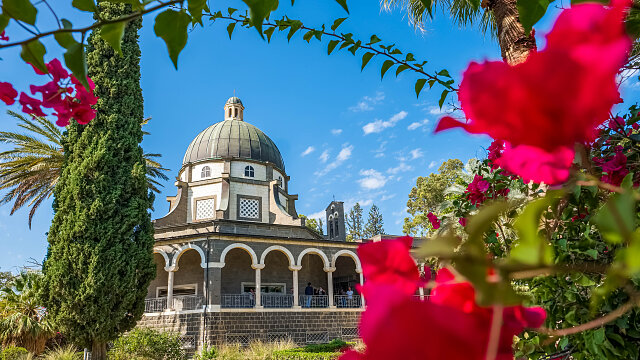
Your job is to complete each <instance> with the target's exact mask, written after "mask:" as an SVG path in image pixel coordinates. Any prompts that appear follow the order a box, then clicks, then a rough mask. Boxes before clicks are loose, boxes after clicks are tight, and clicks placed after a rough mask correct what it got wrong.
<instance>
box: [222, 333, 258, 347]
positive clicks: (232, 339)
mask: <svg viewBox="0 0 640 360" xmlns="http://www.w3.org/2000/svg"><path fill="white" fill-rule="evenodd" d="M252 339H253V336H252V335H251V334H226V339H225V340H226V343H227V344H240V345H242V346H248V345H249V344H250V343H251V340H252Z"/></svg>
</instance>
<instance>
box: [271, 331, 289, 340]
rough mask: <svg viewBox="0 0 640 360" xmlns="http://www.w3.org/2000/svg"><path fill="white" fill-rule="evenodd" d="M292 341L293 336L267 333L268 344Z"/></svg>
mask: <svg viewBox="0 0 640 360" xmlns="http://www.w3.org/2000/svg"><path fill="white" fill-rule="evenodd" d="M288 340H291V334H288V333H267V342H276V341H288Z"/></svg>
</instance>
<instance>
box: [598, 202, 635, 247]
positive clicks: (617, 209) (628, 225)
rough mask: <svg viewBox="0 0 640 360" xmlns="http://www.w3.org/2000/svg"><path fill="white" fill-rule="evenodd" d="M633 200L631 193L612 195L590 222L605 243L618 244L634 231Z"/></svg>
mask: <svg viewBox="0 0 640 360" xmlns="http://www.w3.org/2000/svg"><path fill="white" fill-rule="evenodd" d="M635 204H636V202H635V199H634V198H633V194H632V192H631V191H626V192H624V193H622V194H613V195H611V196H610V197H609V200H607V202H606V203H605V204H604V205H602V207H601V208H600V209H598V212H597V213H596V214H595V215H594V216H593V217H592V218H591V220H592V221H593V222H594V223H595V224H596V225H597V226H598V229H599V230H600V233H601V234H602V236H603V237H604V239H605V240H606V241H608V242H609V243H612V244H620V243H622V242H623V241H624V240H626V239H629V238H630V235H631V232H632V231H634V230H635V228H636V227H635V217H636V213H635V206H636V205H635Z"/></svg>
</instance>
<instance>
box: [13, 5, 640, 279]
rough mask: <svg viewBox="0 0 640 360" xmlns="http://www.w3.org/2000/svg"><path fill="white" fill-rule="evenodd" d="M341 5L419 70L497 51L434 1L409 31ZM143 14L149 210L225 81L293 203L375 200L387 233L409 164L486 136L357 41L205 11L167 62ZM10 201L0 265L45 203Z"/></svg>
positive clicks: (401, 201)
mask: <svg viewBox="0 0 640 360" xmlns="http://www.w3.org/2000/svg"><path fill="white" fill-rule="evenodd" d="M216 3H217V2H216ZM282 3H283V5H282V7H281V10H279V11H278V14H283V13H286V14H287V15H288V16H289V17H291V18H294V19H301V20H303V21H304V23H305V25H308V26H320V25H321V24H323V23H324V24H327V25H330V24H331V23H332V22H333V20H334V19H336V18H338V17H345V16H347V14H346V13H345V12H344V11H343V10H342V8H341V7H340V6H339V5H338V4H337V3H335V2H334V1H330V0H322V1H310V0H307V1H303V0H299V1H296V5H295V6H294V7H290V6H288V2H282ZM215 5H217V4H214V5H213V6H215ZM56 6H59V5H58V4H57V5H56ZM227 6H231V7H234V8H238V9H244V8H245V7H244V5H243V3H242V2H241V1H228V2H225V4H224V6H221V7H220V8H215V7H214V9H216V10H218V9H219V10H224V9H226V8H227ZM349 6H350V10H351V14H350V16H349V19H348V20H347V21H345V22H344V23H343V24H342V26H341V27H340V29H339V30H340V31H341V32H352V33H354V36H355V37H356V38H360V39H363V40H368V38H369V36H370V35H371V34H374V33H375V34H377V35H378V36H379V37H380V38H381V39H382V40H383V41H384V42H385V43H395V44H396V46H397V47H398V48H399V49H402V50H403V51H405V52H408V51H410V52H413V53H414V54H415V55H416V58H418V59H424V60H428V61H429V63H428V64H427V65H426V69H428V70H429V71H433V70H439V69H441V68H447V69H448V70H449V71H450V73H451V74H452V75H453V76H454V78H456V79H457V80H458V81H459V79H460V74H461V73H462V71H463V70H464V69H465V68H466V66H467V64H468V62H469V61H472V60H475V61H482V60H484V59H493V60H497V59H499V57H500V52H499V49H498V47H497V45H496V43H495V42H494V41H493V39H491V37H490V36H485V35H482V34H480V33H479V32H478V31H476V29H474V28H470V29H460V28H458V27H457V26H455V25H454V24H453V23H452V22H451V21H450V19H449V18H448V16H447V15H443V14H441V13H438V14H437V15H438V16H437V19H436V20H435V21H434V22H432V23H430V24H427V26H426V29H425V31H424V32H420V31H416V30H415V29H413V28H412V27H411V26H410V25H408V21H407V19H406V16H405V14H404V13H403V12H402V11H401V10H399V9H396V10H394V11H391V12H388V11H384V10H381V9H380V6H379V2H378V1H366V2H365V1H353V0H352V1H349ZM59 12H60V13H61V14H64V15H63V17H68V18H69V19H71V20H72V21H73V22H74V24H76V25H82V24H87V23H89V22H90V19H89V18H88V17H87V16H86V15H84V14H82V13H80V12H77V11H74V10H70V9H68V8H64V7H61V8H59ZM554 15H555V14H549V15H548V16H546V17H545V19H543V21H542V22H541V24H539V26H538V32H537V34H538V35H537V36H538V37H541V36H543V34H544V33H545V32H546V29H548V28H549V26H550V24H551V22H552V20H553V17H554ZM47 16H49V15H46V14H41V15H40V17H41V18H39V21H42V24H43V25H42V28H47V26H45V25H49V28H50V26H52V25H53V24H52V23H51V19H48V18H46V17H47ZM49 17H50V16H49ZM145 19H146V20H145V21H144V27H143V29H142V31H141V33H140V42H141V48H142V62H141V66H142V89H143V95H144V99H145V103H144V113H145V115H146V116H148V117H151V118H152V120H151V122H150V124H149V125H147V126H146V130H147V131H149V132H151V136H147V137H146V138H145V140H144V142H143V147H144V149H145V151H146V152H151V153H160V154H162V160H161V162H162V164H163V165H164V166H165V167H167V168H169V169H170V172H169V173H168V175H169V177H170V178H171V179H172V180H169V181H167V182H166V183H165V187H164V188H163V191H162V193H161V194H159V195H157V197H156V202H155V204H154V206H155V211H154V212H153V217H154V218H157V217H160V216H163V215H164V214H165V213H166V212H167V210H168V205H167V202H166V201H165V197H166V196H171V195H175V187H174V186H173V182H174V180H173V179H174V178H175V176H176V175H177V171H178V170H179V167H180V165H181V162H182V157H183V156H184V152H185V150H186V148H187V146H188V145H189V143H190V142H191V140H192V139H193V138H194V137H195V136H196V135H197V134H198V133H199V132H200V131H202V130H203V129H204V128H206V127H208V126H209V125H211V124H213V123H215V122H218V121H222V120H223V110H222V109H223V106H224V103H225V101H226V100H227V98H229V97H230V96H232V95H233V93H234V90H235V93H236V95H237V96H238V97H240V98H241V99H242V101H243V103H244V105H245V107H246V110H245V121H248V122H250V123H252V124H254V125H256V126H257V127H258V128H260V129H261V130H263V131H264V132H265V133H266V134H267V135H269V136H270V137H271V138H272V139H273V141H274V142H275V143H276V144H277V146H278V147H279V149H280V151H281V153H282V156H283V158H284V160H285V165H286V170H287V173H288V175H289V176H290V177H291V183H290V192H291V193H297V194H299V201H298V202H297V205H296V207H297V210H298V212H299V213H301V214H305V215H309V214H318V215H319V214H321V211H322V210H323V209H324V208H325V207H326V205H327V204H328V203H329V202H330V201H331V200H332V199H333V197H334V196H335V198H336V200H341V201H344V202H345V205H346V206H352V205H353V204H354V203H355V202H356V201H357V202H360V203H361V204H363V205H365V206H364V207H365V211H368V209H369V207H370V205H371V204H373V203H375V204H376V205H378V206H379V207H380V208H381V211H382V214H383V216H384V221H385V230H386V231H387V233H390V234H399V233H400V232H401V230H402V220H403V218H404V217H405V216H406V212H405V210H406V201H407V194H408V193H409V191H410V189H411V187H412V186H413V185H414V184H415V180H416V178H417V177H418V176H426V175H428V174H429V173H430V172H432V171H435V170H437V167H438V166H439V165H440V163H441V162H442V161H444V160H446V159H449V158H459V159H461V160H463V161H467V160H468V159H469V158H471V157H483V156H485V151H484V148H486V146H488V144H489V141H488V138H486V137H482V136H470V135H468V134H465V133H462V132H460V131H451V132H447V133H443V134H438V135H434V134H432V130H433V127H434V125H435V123H436V121H437V120H438V118H439V117H440V116H441V115H440V109H438V106H437V102H438V99H439V92H437V91H434V92H423V93H422V95H421V96H420V99H419V100H417V99H416V96H415V93H414V83H415V80H416V79H417V77H416V75H414V74H413V73H411V72H410V71H405V72H403V73H402V74H401V75H400V76H399V77H398V78H397V79H396V78H395V77H394V76H393V74H392V71H389V73H388V74H387V76H386V77H385V79H384V80H383V81H381V80H380V60H375V58H374V60H372V61H371V63H369V65H368V66H367V68H365V70H364V71H363V72H361V71H360V56H361V55H359V56H357V57H354V56H352V55H351V54H350V53H349V52H346V51H344V50H343V51H341V52H337V53H336V52H334V54H333V55H331V56H327V54H326V46H327V41H323V42H322V43H319V42H318V41H316V40H312V41H311V43H310V44H307V42H306V41H304V40H302V34H296V36H295V37H294V38H293V39H292V40H291V42H290V43H287V40H286V34H284V33H280V34H278V33H276V34H274V37H273V39H272V41H271V43H270V44H267V43H266V42H265V41H263V40H262V39H261V38H260V37H259V36H258V34H257V32H256V31H255V30H253V29H252V30H247V29H241V28H239V27H238V28H236V31H235V33H234V35H233V38H232V39H231V40H229V37H228V35H227V31H226V25H227V23H226V22H220V23H209V22H205V26H204V28H200V27H198V28H196V29H194V30H193V31H191V32H190V34H189V42H188V44H187V46H186V48H185V50H184V51H183V52H182V53H181V55H180V59H179V68H178V70H177V71H176V70H174V68H173V65H172V63H171V61H170V60H169V57H168V55H167V52H166V48H165V45H164V43H163V42H162V41H161V40H160V39H159V38H157V37H156V36H155V34H154V33H153V23H152V17H148V18H145ZM7 33H8V34H9V35H10V36H12V37H13V39H19V38H21V37H22V36H23V35H24V34H22V33H21V32H20V29H19V28H17V27H16V26H15V25H10V26H9V28H8V29H7ZM539 43H542V42H541V41H539ZM47 45H48V47H49V53H48V54H47V56H46V60H47V61H48V60H50V59H52V58H54V57H61V52H60V49H59V48H58V47H57V45H55V44H54V43H52V42H51V41H48V42H47ZM18 53H19V50H18V49H10V50H5V51H2V52H1V53H0V57H1V58H2V60H1V61H2V62H0V67H1V69H2V70H3V71H2V73H1V77H0V81H9V82H11V83H13V84H14V85H16V87H17V88H19V91H20V90H25V89H26V88H27V86H28V84H30V83H38V84H39V83H42V82H43V79H42V78H39V77H38V76H35V75H34V74H33V72H32V70H31V68H30V67H29V66H28V65H25V64H24V63H22V61H21V60H19V57H18ZM636 91H637V87H632V86H629V87H627V88H625V89H624V92H625V93H627V94H631V93H635V92H636ZM636 95H637V94H636ZM0 104H1V105H0V119H1V120H0V121H2V129H5V130H14V129H15V128H16V126H15V121H14V120H13V119H12V118H10V117H8V116H7V115H5V112H6V110H7V109H12V110H16V111H18V110H19V107H18V106H17V105H14V106H12V107H6V106H4V104H2V103H0ZM0 149H6V146H4V147H2V146H1V145H0ZM9 211H10V206H9V205H4V206H0V243H1V244H2V248H3V249H4V251H3V253H2V255H1V256H0V270H13V271H15V270H16V269H17V268H18V267H20V266H22V265H24V264H25V263H26V262H27V261H28V259H29V258H33V259H35V260H37V261H41V260H42V258H43V257H44V255H45V253H46V247H47V242H46V235H45V233H46V232H47V231H48V228H49V225H50V222H51V218H52V215H53V214H52V210H51V201H48V202H46V203H44V204H43V205H42V206H41V208H40V210H39V211H38V213H37V214H36V216H35V218H34V225H33V228H32V229H31V230H29V228H28V226H27V213H28V212H27V211H26V210H21V211H19V212H17V213H16V214H14V215H13V216H9Z"/></svg>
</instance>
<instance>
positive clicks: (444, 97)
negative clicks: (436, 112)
mask: <svg viewBox="0 0 640 360" xmlns="http://www.w3.org/2000/svg"><path fill="white" fill-rule="evenodd" d="M449 92H450V91H449V90H444V91H442V94H440V101H438V105H439V106H440V109H442V105H444V101H445V100H447V95H449Z"/></svg>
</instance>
